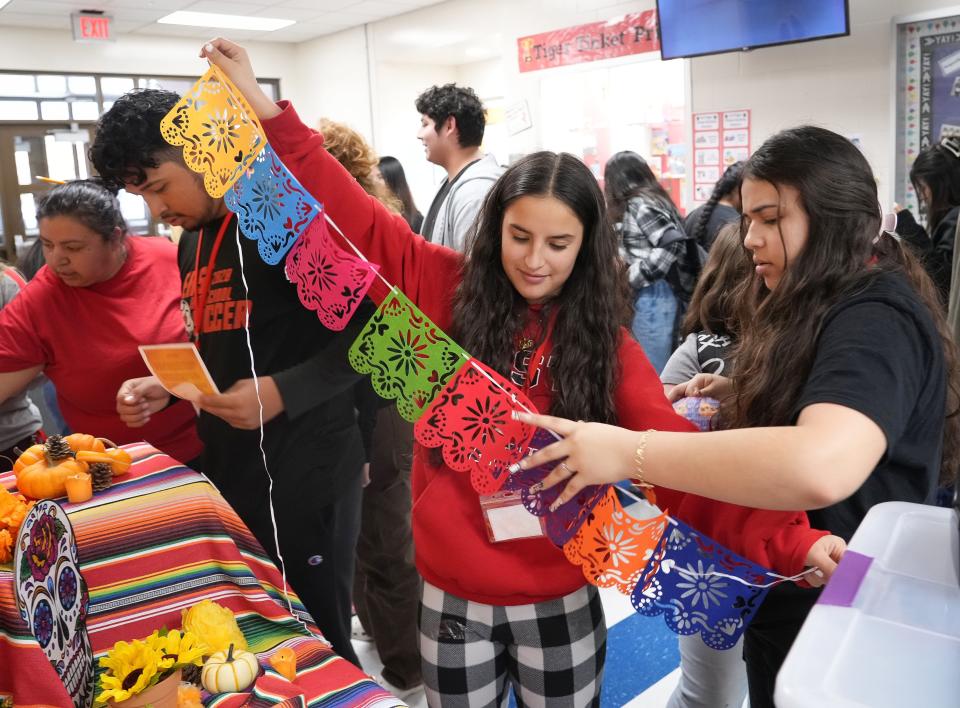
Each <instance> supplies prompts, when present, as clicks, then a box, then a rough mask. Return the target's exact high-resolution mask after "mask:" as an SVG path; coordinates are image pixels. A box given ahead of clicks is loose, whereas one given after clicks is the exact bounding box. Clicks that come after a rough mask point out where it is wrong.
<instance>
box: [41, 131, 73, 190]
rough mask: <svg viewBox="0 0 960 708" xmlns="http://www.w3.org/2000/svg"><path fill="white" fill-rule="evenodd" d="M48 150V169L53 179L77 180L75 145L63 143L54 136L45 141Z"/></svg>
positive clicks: (46, 138)
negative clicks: (74, 159) (74, 160)
mask: <svg viewBox="0 0 960 708" xmlns="http://www.w3.org/2000/svg"><path fill="white" fill-rule="evenodd" d="M43 142H44V145H45V147H46V149H47V169H48V170H50V174H48V175H47V176H48V177H50V178H51V179H62V180H69V179H76V178H77V168H76V165H75V164H74V162H73V143H67V142H61V141H59V140H57V139H56V138H55V137H53V136H52V135H48V136H46V137H45V138H44V139H43Z"/></svg>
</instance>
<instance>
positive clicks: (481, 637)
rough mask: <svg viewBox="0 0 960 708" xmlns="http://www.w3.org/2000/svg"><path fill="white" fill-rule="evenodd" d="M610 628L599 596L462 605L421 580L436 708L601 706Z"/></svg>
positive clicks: (588, 589) (428, 683)
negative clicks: (511, 699)
mask: <svg viewBox="0 0 960 708" xmlns="http://www.w3.org/2000/svg"><path fill="white" fill-rule="evenodd" d="M606 648H607V626H606V622H605V620H604V617H603V606H602V605H601V604H600V594H599V593H598V592H597V589H596V588H595V587H594V586H592V585H587V586H585V587H583V588H581V589H580V590H577V591H576V592H574V593H571V594H570V595H567V596H566V597H562V598H560V599H557V600H549V601H547V602H539V603H536V604H531V605H513V606H508V607H501V606H496V605H484V604H481V603H479V602H470V601H468V600H462V599H460V598H459V597H455V596H453V595H450V594H449V593H446V592H444V591H443V590H441V589H440V588H437V587H435V586H433V585H431V584H430V583H427V582H424V584H423V591H422V594H421V597H420V657H421V662H422V670H423V681H424V684H425V687H426V694H427V703H428V704H429V705H430V706H431V708H439V707H442V708H487V707H489V708H497V707H498V706H505V705H506V699H507V695H508V693H509V692H508V691H507V688H508V686H509V685H513V687H514V694H515V695H516V698H517V704H518V706H520V708H523V707H524V706H531V707H536V706H550V708H562V707H569V708H582V707H583V706H599V705H600V683H601V679H602V677H603V663H604V658H605V656H606Z"/></svg>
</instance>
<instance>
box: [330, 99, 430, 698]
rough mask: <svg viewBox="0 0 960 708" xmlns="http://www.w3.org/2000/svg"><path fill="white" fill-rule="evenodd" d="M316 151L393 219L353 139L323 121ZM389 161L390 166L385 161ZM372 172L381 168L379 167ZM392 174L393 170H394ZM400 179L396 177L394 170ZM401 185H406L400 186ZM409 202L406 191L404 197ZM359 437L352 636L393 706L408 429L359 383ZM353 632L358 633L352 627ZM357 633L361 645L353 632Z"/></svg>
mask: <svg viewBox="0 0 960 708" xmlns="http://www.w3.org/2000/svg"><path fill="white" fill-rule="evenodd" d="M319 127H320V130H321V132H322V133H323V138H324V147H326V149H327V152H329V153H330V154H331V155H333V157H334V158H335V159H336V160H337V162H339V163H340V164H341V165H343V166H344V167H345V168H346V170H347V172H349V173H350V174H351V176H352V177H353V178H354V179H355V180H357V183H358V184H359V185H360V186H361V187H363V190H364V191H365V192H366V193H367V194H369V195H371V196H372V197H375V198H376V199H377V201H379V202H380V203H381V204H383V205H384V206H385V207H386V208H387V209H389V210H390V211H392V212H394V213H400V210H401V207H404V208H405V204H404V203H403V202H402V200H401V199H400V198H398V197H397V196H395V195H396V192H392V191H388V189H387V187H388V186H389V183H387V184H385V181H384V180H381V179H380V175H379V174H378V172H377V166H378V162H377V155H376V153H375V152H374V151H373V148H372V147H370V145H369V144H368V143H367V141H366V140H364V139H363V136H362V135H360V134H359V133H358V132H357V131H355V130H353V129H352V128H350V127H349V126H346V125H344V124H343V123H337V122H335V121H332V120H328V119H326V118H324V119H322V120H321V121H320V124H319ZM391 159H392V158H391ZM379 163H380V165H382V164H383V160H380V161H379ZM396 164H397V166H398V167H399V164H400V163H399V162H397V163H396ZM400 176H401V178H402V177H403V169H402V168H400ZM403 184H404V185H406V182H404V183H403ZM409 196H410V191H409V189H408V190H407V197H409ZM355 390H356V406H357V411H358V421H359V423H360V432H361V434H362V435H363V436H364V447H365V449H366V453H367V457H366V459H367V465H366V467H367V484H366V485H365V486H364V488H363V503H362V506H361V518H360V536H359V538H358V539H357V567H356V571H355V575H354V580H353V606H354V609H356V611H357V616H356V618H355V619H356V622H355V623H354V627H353V631H352V636H353V638H354V639H358V638H359V639H363V638H367V639H370V640H372V641H373V643H374V645H375V646H376V648H377V654H379V656H380V661H381V662H382V663H383V673H382V675H381V676H380V677H378V679H379V680H380V681H381V683H382V684H383V685H384V686H386V688H388V689H389V690H390V691H391V692H392V693H393V694H394V695H396V696H397V697H398V698H407V697H408V696H410V695H412V694H414V693H416V692H417V691H422V690H423V679H422V678H421V676H420V650H419V648H418V647H417V607H418V605H419V601H420V576H419V575H418V574H417V569H416V567H414V565H413V530H412V528H411V526H410V512H411V508H412V506H413V494H412V492H411V490H410V470H411V466H412V465H413V424H411V423H410V422H409V421H406V420H404V419H403V418H402V417H401V416H400V414H399V413H398V412H397V407H396V406H395V405H393V404H392V402H391V401H388V400H385V399H382V398H380V397H379V396H378V395H377V394H376V393H375V392H374V390H373V387H372V386H371V385H370V381H369V380H367V379H366V378H364V379H363V380H361V381H360V382H359V383H358V384H357V385H356V389H355ZM357 624H359V627H357ZM358 629H359V630H365V633H366V637H364V636H363V634H362V633H361V632H359V631H357V630H358Z"/></svg>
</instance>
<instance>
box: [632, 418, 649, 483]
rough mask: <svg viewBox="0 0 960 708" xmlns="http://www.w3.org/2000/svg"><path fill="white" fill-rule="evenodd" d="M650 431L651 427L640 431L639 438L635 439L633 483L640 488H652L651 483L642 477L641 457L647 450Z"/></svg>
mask: <svg viewBox="0 0 960 708" xmlns="http://www.w3.org/2000/svg"><path fill="white" fill-rule="evenodd" d="M652 432H653V429H652V428H651V429H650V430H644V431H643V432H642V433H640V439H639V440H638V441H637V451H636V452H635V453H634V454H633V463H634V474H633V483H634V484H635V485H637V486H638V487H640V488H641V489H653V485H652V484H650V483H649V482H648V481H647V480H646V479H644V477H643V458H644V455H646V452H647V438H649V437H650V433H652Z"/></svg>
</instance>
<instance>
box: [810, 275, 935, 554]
mask: <svg viewBox="0 0 960 708" xmlns="http://www.w3.org/2000/svg"><path fill="white" fill-rule="evenodd" d="M946 391H947V380H946V371H945V364H944V357H943V346H942V344H941V342H940V338H939V335H938V333H937V329H936V326H935V324H934V321H933V317H932V315H931V313H930V311H929V309H928V308H927V307H926V306H925V305H924V304H923V302H922V301H921V300H920V298H919V297H918V296H917V295H916V293H915V292H914V290H913V289H912V288H911V287H910V285H909V283H908V282H907V280H906V279H905V278H904V277H903V276H900V275H894V274H889V273H882V274H878V275H877V276H876V277H875V278H873V280H872V281H871V283H870V285H869V286H868V287H867V288H866V289H865V290H864V291H863V292H862V293H859V294H856V295H854V296H852V297H850V298H849V299H848V300H847V301H846V302H843V303H841V304H839V305H836V306H834V307H833V308H832V309H831V310H830V311H829V312H828V313H827V316H826V319H825V321H824V324H823V328H822V330H821V332H820V335H819V338H818V342H817V349H816V356H815V358H814V361H813V367H812V369H811V371H810V375H809V376H808V377H807V381H806V384H805V386H804V388H803V393H802V395H801V396H800V400H799V402H798V404H797V409H796V415H797V416H799V415H800V412H801V411H802V410H803V409H804V408H805V407H806V406H809V405H811V404H814V403H836V404H838V405H841V406H845V407H847V408H852V409H853V410H856V411H858V412H860V413H862V414H863V415H865V416H867V417H868V418H870V419H871V420H872V421H873V422H874V423H876V424H877V425H878V426H879V427H880V429H881V430H882V431H883V434H884V436H885V437H886V440H887V451H886V453H885V454H884V456H883V458H882V459H881V460H880V463H879V464H878V465H877V467H876V468H875V469H874V471H873V472H872V473H871V474H870V476H869V477H868V478H867V480H866V481H865V482H864V483H863V485H862V486H861V487H860V489H858V490H857V491H856V492H854V494H853V496H851V497H850V498H848V499H845V500H844V501H842V502H840V503H839V504H834V505H833V506H830V507H827V508H825V509H818V510H816V511H811V512H810V513H809V515H810V523H811V524H812V525H813V526H814V527H815V528H823V529H828V530H830V531H831V532H832V533H834V534H836V535H838V536H842V537H843V538H845V539H847V540H849V539H850V537H851V536H852V535H853V532H854V531H855V530H856V529H857V526H859V525H860V522H861V521H862V520H863V517H864V516H865V515H866V513H867V511H868V510H869V509H870V507H872V506H873V505H874V504H879V503H881V502H886V501H907V502H916V503H921V504H929V503H933V501H934V496H935V492H936V486H937V479H938V477H939V475H940V457H941V453H942V450H943V429H944V417H945V409H946Z"/></svg>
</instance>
